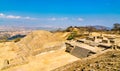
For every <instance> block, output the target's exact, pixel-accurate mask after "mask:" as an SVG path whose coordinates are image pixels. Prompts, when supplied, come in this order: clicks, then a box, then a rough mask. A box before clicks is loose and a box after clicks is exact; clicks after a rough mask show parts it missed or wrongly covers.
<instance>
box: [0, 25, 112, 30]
mask: <svg viewBox="0 0 120 71" xmlns="http://www.w3.org/2000/svg"><path fill="white" fill-rule="evenodd" d="M88 27H89V26H88ZM91 27H94V28H96V29H99V30H100V29H106V30H111V28H110V27H106V26H100V25H95V26H91ZM57 29H60V28H55V27H54V28H53V27H16V26H0V31H24V30H49V31H54V30H57ZM61 29H64V28H61Z"/></svg>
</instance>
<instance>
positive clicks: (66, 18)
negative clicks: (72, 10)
mask: <svg viewBox="0 0 120 71" xmlns="http://www.w3.org/2000/svg"><path fill="white" fill-rule="evenodd" d="M60 20H62V21H64V20H68V17H63V18H60Z"/></svg>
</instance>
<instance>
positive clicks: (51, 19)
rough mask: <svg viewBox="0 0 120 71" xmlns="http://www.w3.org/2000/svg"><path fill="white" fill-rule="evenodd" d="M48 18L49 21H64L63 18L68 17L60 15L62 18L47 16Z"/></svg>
mask: <svg viewBox="0 0 120 71" xmlns="http://www.w3.org/2000/svg"><path fill="white" fill-rule="evenodd" d="M48 20H50V21H56V20H59V21H64V20H68V18H67V17H62V18H55V17H53V18H48Z"/></svg>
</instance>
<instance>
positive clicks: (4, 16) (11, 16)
mask: <svg viewBox="0 0 120 71" xmlns="http://www.w3.org/2000/svg"><path fill="white" fill-rule="evenodd" d="M0 18H7V19H27V20H35V19H37V18H31V17H22V16H16V15H5V14H3V13H0Z"/></svg>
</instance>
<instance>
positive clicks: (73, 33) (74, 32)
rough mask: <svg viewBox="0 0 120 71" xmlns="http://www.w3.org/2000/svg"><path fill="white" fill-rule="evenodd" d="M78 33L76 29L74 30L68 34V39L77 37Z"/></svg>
mask: <svg viewBox="0 0 120 71" xmlns="http://www.w3.org/2000/svg"><path fill="white" fill-rule="evenodd" d="M76 35H77V32H76V31H73V32H72V33H71V34H70V35H69V36H68V38H67V40H72V39H74V38H75V37H76Z"/></svg>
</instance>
